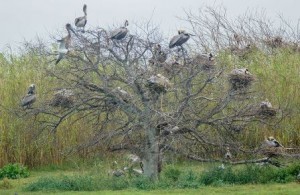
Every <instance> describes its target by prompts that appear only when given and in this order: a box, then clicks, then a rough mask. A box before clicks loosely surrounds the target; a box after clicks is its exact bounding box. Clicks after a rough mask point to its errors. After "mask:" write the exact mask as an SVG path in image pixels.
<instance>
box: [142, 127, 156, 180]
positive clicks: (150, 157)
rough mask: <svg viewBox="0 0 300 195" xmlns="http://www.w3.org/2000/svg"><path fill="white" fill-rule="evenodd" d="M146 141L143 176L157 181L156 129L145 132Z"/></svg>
mask: <svg viewBox="0 0 300 195" xmlns="http://www.w3.org/2000/svg"><path fill="white" fill-rule="evenodd" d="M146 134H147V139H146V145H145V151H144V152H145V153H144V155H145V158H144V174H145V175H146V176H147V177H149V178H150V179H151V180H157V179H158V174H159V173H158V164H159V144H158V136H157V135H156V129H154V128H149V129H147V130H146Z"/></svg>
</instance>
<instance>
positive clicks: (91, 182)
mask: <svg viewBox="0 0 300 195" xmlns="http://www.w3.org/2000/svg"><path fill="white" fill-rule="evenodd" d="M96 184H97V183H96V181H95V179H94V178H93V177H91V176H80V175H78V176H60V177H44V178H40V179H39V180H38V181H37V182H34V183H31V184H29V185H28V186H27V187H26V188H25V190H27V191H43V190H44V191H51V190H61V191H93V190H98V188H97V185H96Z"/></svg>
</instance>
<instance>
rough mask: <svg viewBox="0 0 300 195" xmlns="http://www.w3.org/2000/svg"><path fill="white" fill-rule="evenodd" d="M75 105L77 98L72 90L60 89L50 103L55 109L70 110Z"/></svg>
mask: <svg viewBox="0 0 300 195" xmlns="http://www.w3.org/2000/svg"><path fill="white" fill-rule="evenodd" d="M74 103H75V96H74V93H73V91H72V90H69V89H60V90H58V91H57V92H56V93H55V94H54V97H53V99H52V101H51V103H50V105H51V106H54V107H58V106H60V107H63V108H70V107H72V106H73V105H74Z"/></svg>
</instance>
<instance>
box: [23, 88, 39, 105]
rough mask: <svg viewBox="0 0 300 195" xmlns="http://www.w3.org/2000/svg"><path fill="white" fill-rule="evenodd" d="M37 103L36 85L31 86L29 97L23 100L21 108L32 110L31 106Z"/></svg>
mask: <svg viewBox="0 0 300 195" xmlns="http://www.w3.org/2000/svg"><path fill="white" fill-rule="evenodd" d="M35 101H36V95H35V84H31V85H30V86H29V88H28V92H27V95H25V96H24V97H23V98H22V100H21V106H23V107H24V108H30V106H31V105H32V104H33V103H34V102H35Z"/></svg>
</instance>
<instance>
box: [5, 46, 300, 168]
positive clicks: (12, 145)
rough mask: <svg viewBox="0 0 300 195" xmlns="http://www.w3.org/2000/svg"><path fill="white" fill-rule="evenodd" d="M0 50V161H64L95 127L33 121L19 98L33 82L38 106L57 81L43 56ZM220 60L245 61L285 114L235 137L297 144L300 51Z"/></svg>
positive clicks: (249, 142)
mask: <svg viewBox="0 0 300 195" xmlns="http://www.w3.org/2000/svg"><path fill="white" fill-rule="evenodd" d="M5 55H6V54H5ZM0 56H1V57H0V84H1V85H0V86H1V90H0V99H1V109H0V113H1V118H0V128H1V131H0V156H1V158H0V166H3V165H5V164H7V163H10V162H19V163H21V164H25V165H27V166H29V167H35V166H41V165H47V164H56V165H60V164H62V163H63V162H64V161H65V160H66V158H65V156H64V155H63V153H62V152H60V151H68V149H69V148H70V147H73V146H76V145H77V144H78V143H81V142H83V141H84V140H86V139H87V138H88V137H91V136H93V135H94V133H95V132H94V131H93V129H92V128H91V124H88V123H83V122H81V123H79V122H74V123H71V122H69V121H68V120H66V121H65V122H64V124H62V125H61V126H60V127H59V128H58V130H57V132H56V136H53V135H52V134H49V132H45V131H43V125H42V124H34V123H33V120H34V119H33V118H30V117H27V116H26V115H25V113H26V111H24V110H23V109H22V108H20V99H21V98H22V96H24V94H25V93H26V89H27V87H28V85H29V84H31V83H35V84H36V86H37V94H38V100H37V102H36V103H35V104H36V106H38V105H39V102H40V101H39V99H49V97H50V95H51V91H50V92H49V89H50V88H52V87H53V86H58V87H59V84H58V83H57V81H55V80H54V79H53V78H52V77H51V76H50V75H47V73H46V72H45V67H47V66H48V65H47V64H46V59H43V58H41V57H36V56H34V55H32V54H28V53H26V54H24V55H21V56H14V55H6V57H4V55H0ZM218 60H219V61H220V62H224V66H225V65H226V66H227V67H228V68H227V71H228V72H229V71H230V70H231V68H233V67H235V66H238V67H248V69H249V70H250V72H251V73H252V74H254V75H255V76H256V82H255V83H254V85H253V88H254V89H257V90H259V91H262V93H263V96H264V97H265V98H268V99H269V101H270V102H272V104H273V106H274V107H276V108H278V107H280V109H281V112H282V113H280V114H279V116H278V117H279V118H280V117H282V116H283V118H282V120H281V123H280V124H276V126H271V127H269V126H265V125H264V124H256V125H253V126H250V127H247V128H246V129H244V130H243V132H242V133H241V134H239V135H238V137H239V139H241V140H242V142H243V143H245V145H246V146H249V147H256V146H258V145H259V144H260V143H261V142H262V140H263V139H264V136H268V135H273V136H274V137H276V138H277V140H279V141H280V142H281V143H282V144H283V145H284V146H286V147H297V146H299V142H300V140H299V137H300V131H299V129H300V122H299V120H298V118H299V117H300V113H299V109H298V105H300V91H299V83H300V77H299V72H300V70H299V68H300V66H299V61H300V53H298V52H291V51H290V50H288V49H278V50H277V52H276V53H274V54H265V53H264V52H262V51H256V52H253V53H251V54H248V56H247V59H246V60H244V59H243V60H241V59H239V58H236V57H235V56H232V55H228V54H226V55H225V54H224V55H223V54H220V55H219V57H218ZM221 64H223V63H221ZM57 68H58V69H59V68H60V67H57ZM258 101H260V100H258ZM258 103H259V102H258ZM70 121H71V120H70ZM83 129H84V131H83ZM95 149H96V150H95ZM100 151H101V154H102V155H106V153H105V152H102V148H101V147H100V146H98V147H97V148H91V149H86V150H85V149H83V150H81V151H80V152H78V153H73V155H72V156H68V159H77V160H78V159H87V158H89V157H93V156H97V155H98V154H99V152H100Z"/></svg>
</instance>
